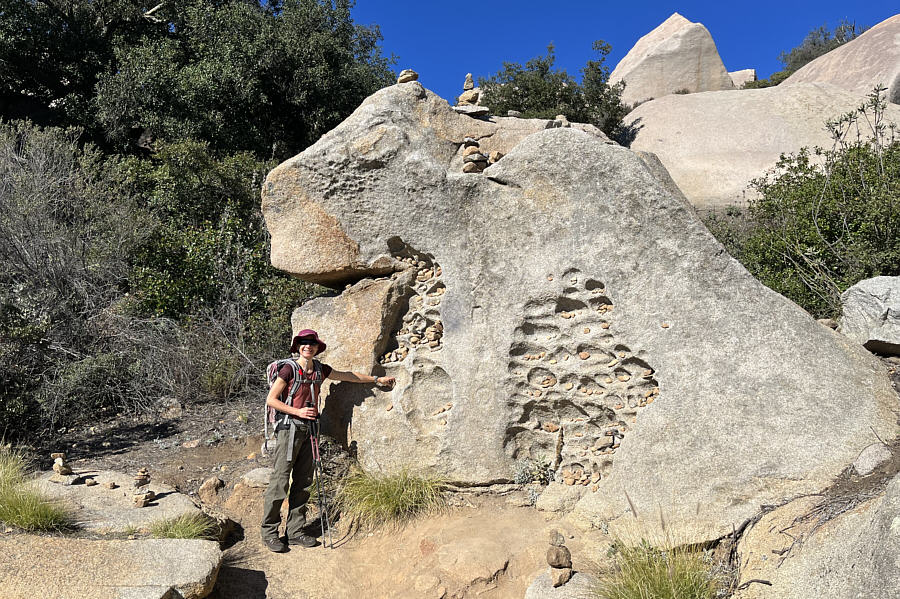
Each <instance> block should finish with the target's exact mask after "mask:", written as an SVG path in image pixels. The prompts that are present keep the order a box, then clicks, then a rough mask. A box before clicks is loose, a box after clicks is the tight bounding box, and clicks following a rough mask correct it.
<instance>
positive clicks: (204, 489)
mask: <svg viewBox="0 0 900 599" xmlns="http://www.w3.org/2000/svg"><path fill="white" fill-rule="evenodd" d="M224 486H225V483H224V482H223V481H222V479H220V478H219V477H217V476H211V477H209V478H207V479H206V480H205V481H203V484H202V485H200V489H198V490H197V495H199V496H200V501H202V502H203V503H215V502H216V499H217V498H218V495H219V490H221V489H222V487H224Z"/></svg>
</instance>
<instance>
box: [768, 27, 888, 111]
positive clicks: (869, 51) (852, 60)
mask: <svg viewBox="0 0 900 599" xmlns="http://www.w3.org/2000/svg"><path fill="white" fill-rule="evenodd" d="M795 83H831V84H833V85H836V86H838V87H841V88H844V89H846V90H849V91H852V92H854V93H856V94H858V95H865V94H867V93H869V92H871V91H872V88H873V87H875V86H876V85H883V86H884V87H886V88H887V100H888V101H889V102H893V103H895V104H900V14H898V15H894V16H893V17H891V18H889V19H886V20H884V21H882V22H881V23H879V24H878V25H875V26H874V27H872V28H871V29H869V30H868V31H866V32H865V33H863V34H862V35H861V36H859V37H858V38H856V39H855V40H852V41H849V42H847V43H846V44H844V45H842V46H839V47H837V48H835V49H834V50H832V51H831V52H829V53H827V54H825V55H823V56H820V57H819V58H817V59H815V60H813V61H812V62H810V63H809V64H807V65H805V66H804V67H803V68H801V69H799V70H798V71H797V72H796V73H794V74H793V75H791V76H790V77H788V78H787V79H785V80H784V81H783V82H782V83H781V85H793V84H795Z"/></svg>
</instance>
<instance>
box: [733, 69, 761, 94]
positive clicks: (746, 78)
mask: <svg viewBox="0 0 900 599" xmlns="http://www.w3.org/2000/svg"><path fill="white" fill-rule="evenodd" d="M728 76H729V77H731V82H732V83H733V84H734V87H735V89H740V88H742V87H744V84H745V83H749V82H751V81H756V69H741V70H740V71H729V72H728Z"/></svg>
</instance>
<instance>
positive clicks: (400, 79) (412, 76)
mask: <svg viewBox="0 0 900 599" xmlns="http://www.w3.org/2000/svg"><path fill="white" fill-rule="evenodd" d="M418 80H419V74H418V73H416V72H415V71H414V70H412V69H403V70H402V71H400V75H398V76H397V83H409V82H410V81H418Z"/></svg>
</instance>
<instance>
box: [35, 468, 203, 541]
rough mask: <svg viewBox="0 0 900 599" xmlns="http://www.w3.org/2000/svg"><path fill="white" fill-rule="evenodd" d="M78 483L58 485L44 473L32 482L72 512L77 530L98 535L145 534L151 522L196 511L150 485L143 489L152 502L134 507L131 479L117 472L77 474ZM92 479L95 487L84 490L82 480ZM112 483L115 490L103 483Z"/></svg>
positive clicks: (163, 489) (183, 499)
mask: <svg viewBox="0 0 900 599" xmlns="http://www.w3.org/2000/svg"><path fill="white" fill-rule="evenodd" d="M76 474H79V475H80V476H81V477H82V482H81V483H79V484H75V485H62V484H59V483H54V482H52V481H51V480H50V479H51V478H52V476H53V473H52V472H51V473H47V474H44V475H42V476H40V477H39V478H38V479H36V480H35V486H36V487H37V488H38V489H40V490H41V491H43V492H44V493H46V494H47V495H48V496H50V497H51V498H53V499H58V500H61V501H63V502H64V503H65V504H67V505H69V506H70V507H72V508H73V509H74V511H75V514H74V516H75V521H76V523H77V525H78V526H79V527H81V528H84V529H87V530H91V531H96V532H101V533H122V532H125V531H127V530H129V529H138V530H144V531H145V530H147V529H149V528H150V524H151V523H152V522H156V521H159V520H168V519H170V518H177V517H179V516H182V515H185V514H197V513H199V512H200V509H199V508H198V507H197V506H196V505H194V502H193V501H191V500H190V498H189V497H188V496H186V495H183V494H181V493H179V492H178V491H176V490H175V488H174V487H170V486H168V485H163V484H160V483H156V482H152V481H151V482H150V484H149V485H147V486H146V487H144V488H145V489H150V490H151V491H153V492H154V493H155V494H156V499H154V500H153V501H151V502H150V504H149V505H148V506H146V507H142V508H138V507H135V506H134V502H133V501H132V496H133V495H134V493H135V489H134V487H133V486H132V484H133V482H134V478H133V477H132V476H130V475H128V474H123V473H121V472H112V471H108V470H101V471H95V470H84V471H82V470H79V471H77V472H76ZM85 478H93V479H94V480H96V481H97V483H99V484H96V485H93V486H90V487H89V486H87V485H85V484H84V482H83V480H84V479H85ZM108 482H114V483H115V484H116V485H117V486H116V488H115V489H108V488H106V487H105V486H104V483H108Z"/></svg>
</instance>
